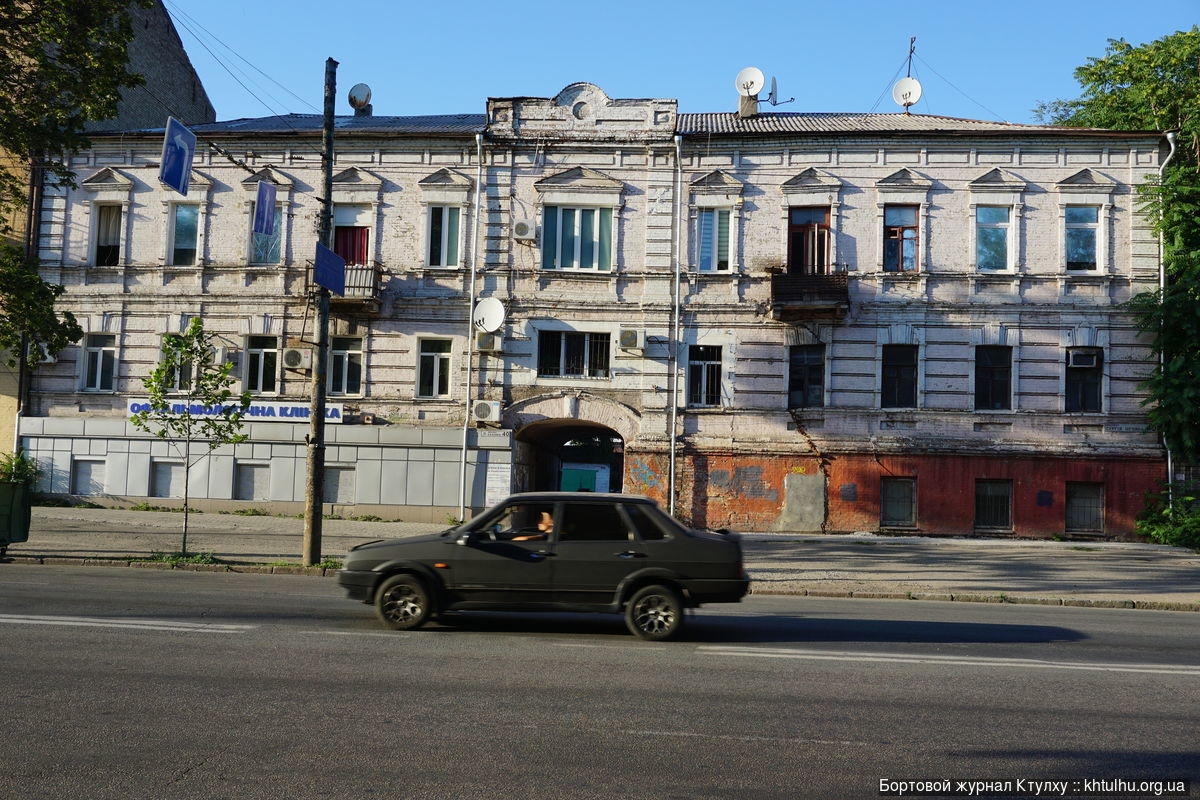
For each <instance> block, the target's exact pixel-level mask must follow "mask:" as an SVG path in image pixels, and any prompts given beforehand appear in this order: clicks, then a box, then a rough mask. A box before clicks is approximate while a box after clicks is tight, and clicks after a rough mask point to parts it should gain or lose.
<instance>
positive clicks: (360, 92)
mask: <svg viewBox="0 0 1200 800" xmlns="http://www.w3.org/2000/svg"><path fill="white" fill-rule="evenodd" d="M369 102H371V87H370V86H367V85H366V84H365V83H356V84H354V85H353V86H351V87H350V105H351V107H352V108H366V107H367V103H369Z"/></svg>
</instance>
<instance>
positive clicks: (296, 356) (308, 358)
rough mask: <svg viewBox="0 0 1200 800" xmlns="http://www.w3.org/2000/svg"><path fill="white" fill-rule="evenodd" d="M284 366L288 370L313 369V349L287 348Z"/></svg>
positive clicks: (284, 355)
mask: <svg viewBox="0 0 1200 800" xmlns="http://www.w3.org/2000/svg"><path fill="white" fill-rule="evenodd" d="M283 365H284V366H285V367H287V368H288V369H312V349H310V348H307V347H285V348H284V349H283Z"/></svg>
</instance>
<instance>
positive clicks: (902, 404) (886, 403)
mask: <svg viewBox="0 0 1200 800" xmlns="http://www.w3.org/2000/svg"><path fill="white" fill-rule="evenodd" d="M879 406H880V408H916V407H917V345H915V344H885V345H884V346H883V364H882V370H881V375H880V386H879Z"/></svg>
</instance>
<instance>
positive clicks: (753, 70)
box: [733, 67, 767, 97]
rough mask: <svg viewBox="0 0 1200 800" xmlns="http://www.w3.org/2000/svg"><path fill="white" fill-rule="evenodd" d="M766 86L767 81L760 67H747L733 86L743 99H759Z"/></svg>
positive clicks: (734, 81)
mask: <svg viewBox="0 0 1200 800" xmlns="http://www.w3.org/2000/svg"><path fill="white" fill-rule="evenodd" d="M766 84H767V79H766V78H765V77H763V74H762V70H761V69H759V68H758V67H746V68H745V69H744V70H742V71H741V72H739V73H738V74H737V77H736V78H734V79H733V85H734V87H735V88H736V89H737V90H738V94H740V95H741V96H742V97H757V96H758V93H759V92H761V91H762V90H763V86H765V85H766Z"/></svg>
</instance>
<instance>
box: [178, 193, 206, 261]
mask: <svg viewBox="0 0 1200 800" xmlns="http://www.w3.org/2000/svg"><path fill="white" fill-rule="evenodd" d="M199 228H200V206H198V205H188V204H184V203H176V204H175V205H173V206H172V207H171V266H173V267H190V266H192V265H194V264H195V263H196V239H197V236H198V232H199Z"/></svg>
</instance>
